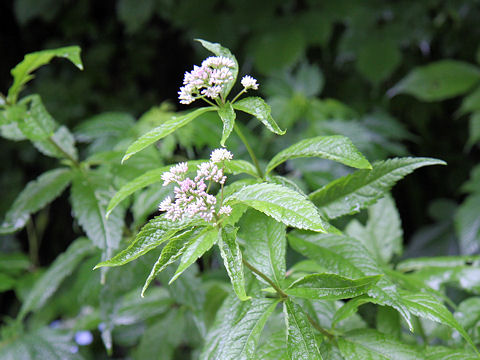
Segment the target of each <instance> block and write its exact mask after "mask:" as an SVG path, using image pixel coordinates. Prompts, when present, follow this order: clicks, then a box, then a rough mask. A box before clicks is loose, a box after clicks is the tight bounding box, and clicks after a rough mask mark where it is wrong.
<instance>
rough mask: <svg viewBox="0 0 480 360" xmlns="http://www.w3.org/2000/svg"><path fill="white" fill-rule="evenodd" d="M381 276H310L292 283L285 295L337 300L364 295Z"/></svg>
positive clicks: (327, 274) (326, 274)
mask: <svg viewBox="0 0 480 360" xmlns="http://www.w3.org/2000/svg"><path fill="white" fill-rule="evenodd" d="M381 277H382V275H374V276H365V277H362V278H359V279H355V280H353V279H349V278H346V277H344V276H340V275H337V274H329V273H324V274H311V275H306V276H304V277H302V278H300V279H298V280H296V281H294V282H293V283H292V284H291V285H290V286H289V287H288V288H287V289H285V293H286V294H288V295H292V296H297V297H301V298H305V299H327V300H339V299H348V298H353V297H356V296H359V295H362V294H364V293H366V292H367V291H368V290H369V289H370V288H371V287H372V286H373V285H374V284H375V283H376V282H377V281H378V280H379V279H380V278H381Z"/></svg>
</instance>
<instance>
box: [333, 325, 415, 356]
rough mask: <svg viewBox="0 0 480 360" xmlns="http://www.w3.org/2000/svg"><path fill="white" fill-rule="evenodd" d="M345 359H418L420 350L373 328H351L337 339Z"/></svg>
mask: <svg viewBox="0 0 480 360" xmlns="http://www.w3.org/2000/svg"><path fill="white" fill-rule="evenodd" d="M337 343H338V347H339V348H340V351H341V353H342V355H343V357H344V358H345V359H346V360H371V359H382V360H419V359H423V358H424V357H423V355H422V353H421V352H420V350H417V348H415V347H413V346H412V345H407V344H404V343H402V342H400V341H398V340H396V339H393V338H391V337H389V336H387V335H385V334H382V333H380V332H378V331H376V330H373V329H358V330H353V331H351V332H349V333H347V334H345V335H344V336H342V337H339V338H338V340H337Z"/></svg>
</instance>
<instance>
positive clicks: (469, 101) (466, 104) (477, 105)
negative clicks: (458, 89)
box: [458, 87, 480, 115]
mask: <svg viewBox="0 0 480 360" xmlns="http://www.w3.org/2000/svg"><path fill="white" fill-rule="evenodd" d="M475 111H480V87H477V88H476V89H475V90H474V91H472V92H471V93H470V94H468V95H467V96H465V97H464V98H463V101H462V105H461V106H460V109H458V112H459V113H460V114H461V115H464V114H466V113H469V112H475Z"/></svg>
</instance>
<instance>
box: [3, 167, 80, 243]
mask: <svg viewBox="0 0 480 360" xmlns="http://www.w3.org/2000/svg"><path fill="white" fill-rule="evenodd" d="M72 176H73V174H72V172H71V170H70V169H67V168H60V169H55V170H50V171H47V172H45V173H43V174H42V175H40V176H39V177H38V178H37V179H36V180H34V181H31V182H29V183H28V184H27V186H26V187H25V189H23V191H22V192H21V193H20V195H19V196H18V197H17V199H16V200H15V202H14V203H13V205H12V207H11V208H10V210H9V211H8V212H7V214H6V215H5V220H4V221H3V223H2V226H1V227H0V233H1V234H5V233H10V232H14V231H16V230H19V229H21V228H23V227H24V226H25V224H26V223H27V221H28V219H29V217H30V214H32V213H35V212H36V211H38V210H40V209H41V208H43V207H44V206H45V205H47V204H48V203H49V202H51V201H53V200H54V199H55V198H56V197H57V196H59V195H60V194H61V193H62V192H63V190H65V188H66V187H67V186H68V185H69V184H70V181H71V180H72Z"/></svg>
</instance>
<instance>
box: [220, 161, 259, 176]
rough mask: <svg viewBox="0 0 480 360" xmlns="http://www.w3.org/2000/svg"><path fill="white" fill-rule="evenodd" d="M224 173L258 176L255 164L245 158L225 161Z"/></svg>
mask: <svg viewBox="0 0 480 360" xmlns="http://www.w3.org/2000/svg"><path fill="white" fill-rule="evenodd" d="M225 173H226V174H233V175H238V174H248V175H252V176H253V177H259V175H258V173H257V169H256V168H255V165H253V164H252V163H250V162H248V161H245V160H230V161H226V162H225Z"/></svg>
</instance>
